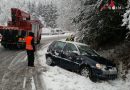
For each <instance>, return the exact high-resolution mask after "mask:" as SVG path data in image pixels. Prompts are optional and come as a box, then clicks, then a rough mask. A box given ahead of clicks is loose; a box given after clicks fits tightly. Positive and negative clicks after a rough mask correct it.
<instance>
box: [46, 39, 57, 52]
mask: <svg viewBox="0 0 130 90" xmlns="http://www.w3.org/2000/svg"><path fill="white" fill-rule="evenodd" d="M55 43H56V41H53V42H52V43H51V44H50V45H49V47H48V50H47V51H50V50H52V48H53V47H54V45H55Z"/></svg>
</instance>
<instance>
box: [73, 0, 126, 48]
mask: <svg viewBox="0 0 130 90" xmlns="http://www.w3.org/2000/svg"><path fill="white" fill-rule="evenodd" d="M86 1H87V2H88V0H86ZM90 1H91V0H90ZM99 3H100V2H96V3H95V2H93V4H92V3H91V4H89V3H87V4H84V9H83V10H82V11H81V14H80V15H79V16H77V17H76V18H75V19H74V22H75V23H77V24H79V31H80V33H81V34H80V40H82V42H85V43H87V44H90V45H91V46H93V47H95V48H100V47H102V46H106V45H114V44H117V43H119V42H121V41H123V40H124V38H125V35H126V32H127V31H128V30H126V28H125V27H121V24H122V15H123V13H124V11H123V10H120V11H118V10H112V9H105V10H102V11H100V10H99V9H98V8H97V5H98V4H99ZM100 5H101V4H100ZM81 37H82V38H81Z"/></svg>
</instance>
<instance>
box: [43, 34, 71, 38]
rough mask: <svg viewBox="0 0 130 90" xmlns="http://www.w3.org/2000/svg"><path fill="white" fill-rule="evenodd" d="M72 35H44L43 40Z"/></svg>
mask: <svg viewBox="0 0 130 90" xmlns="http://www.w3.org/2000/svg"><path fill="white" fill-rule="evenodd" d="M71 34H72V33H65V34H59V35H42V38H44V39H49V38H57V37H59V38H60V37H67V36H69V35H71Z"/></svg>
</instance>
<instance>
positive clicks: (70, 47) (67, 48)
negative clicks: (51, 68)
mask: <svg viewBox="0 0 130 90" xmlns="http://www.w3.org/2000/svg"><path fill="white" fill-rule="evenodd" d="M72 51H78V50H77V48H76V46H75V45H74V44H71V43H68V44H66V46H65V48H64V52H72Z"/></svg>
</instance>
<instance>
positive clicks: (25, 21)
mask: <svg viewBox="0 0 130 90" xmlns="http://www.w3.org/2000/svg"><path fill="white" fill-rule="evenodd" d="M11 18H12V20H11V21H8V23H7V26H0V33H1V34H2V40H1V45H2V46H3V47H4V48H10V49H11V48H24V47H25V37H26V36H27V35H28V34H29V32H34V36H35V37H34V41H35V43H36V44H39V43H40V40H41V33H42V27H43V24H42V23H41V21H40V20H31V18H30V14H28V13H26V12H24V11H21V10H20V9H17V8H11Z"/></svg>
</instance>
